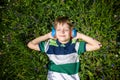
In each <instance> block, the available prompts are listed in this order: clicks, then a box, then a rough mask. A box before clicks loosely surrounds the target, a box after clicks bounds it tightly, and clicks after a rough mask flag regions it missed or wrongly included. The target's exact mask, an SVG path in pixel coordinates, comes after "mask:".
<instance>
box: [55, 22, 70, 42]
mask: <svg viewBox="0 0 120 80" xmlns="http://www.w3.org/2000/svg"><path fill="white" fill-rule="evenodd" d="M70 35H71V29H70V27H69V25H68V24H66V23H65V24H57V26H56V38H57V39H58V40H59V41H60V42H61V43H67V42H68V41H69V40H70Z"/></svg>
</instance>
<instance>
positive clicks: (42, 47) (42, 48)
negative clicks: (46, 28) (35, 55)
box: [39, 41, 45, 52]
mask: <svg viewBox="0 0 120 80" xmlns="http://www.w3.org/2000/svg"><path fill="white" fill-rule="evenodd" d="M39 49H40V51H41V52H45V41H42V42H40V43H39Z"/></svg>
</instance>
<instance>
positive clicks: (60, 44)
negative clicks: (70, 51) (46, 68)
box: [56, 39, 71, 46]
mask: <svg viewBox="0 0 120 80" xmlns="http://www.w3.org/2000/svg"><path fill="white" fill-rule="evenodd" d="M56 42H57V44H58V45H59V46H63V45H65V46H69V45H70V44H71V40H70V41H69V42H67V43H66V44H62V43H60V42H59V40H58V39H57V40H56Z"/></svg>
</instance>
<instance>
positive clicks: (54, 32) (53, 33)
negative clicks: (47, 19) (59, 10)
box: [51, 25, 56, 37]
mask: <svg viewBox="0 0 120 80" xmlns="http://www.w3.org/2000/svg"><path fill="white" fill-rule="evenodd" d="M55 34H56V30H55V28H54V25H53V26H52V33H51V35H52V37H55Z"/></svg>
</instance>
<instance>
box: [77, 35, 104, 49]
mask: <svg viewBox="0 0 120 80" xmlns="http://www.w3.org/2000/svg"><path fill="white" fill-rule="evenodd" d="M76 38H77V39H82V40H84V41H85V42H87V44H86V51H93V50H97V49H99V48H100V47H101V46H102V44H101V43H100V42H99V41H97V40H95V39H94V38H91V37H89V36H87V35H84V34H82V33H77V37H76Z"/></svg>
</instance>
